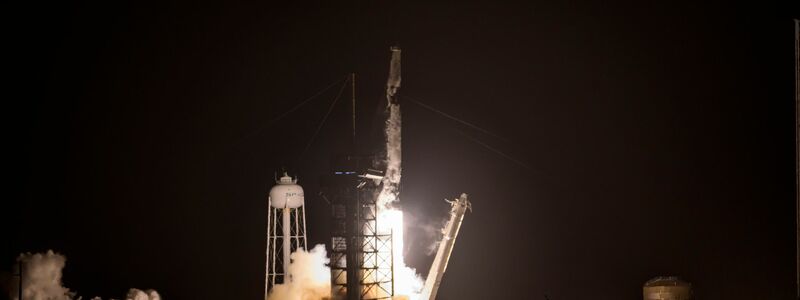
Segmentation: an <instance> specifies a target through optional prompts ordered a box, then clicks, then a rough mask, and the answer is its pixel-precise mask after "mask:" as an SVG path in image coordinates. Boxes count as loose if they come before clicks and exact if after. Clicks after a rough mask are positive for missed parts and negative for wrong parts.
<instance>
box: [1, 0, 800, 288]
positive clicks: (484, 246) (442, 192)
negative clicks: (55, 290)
mask: <svg viewBox="0 0 800 300" xmlns="http://www.w3.org/2000/svg"><path fill="white" fill-rule="evenodd" d="M284 2H285V1H284ZM701 2H702V3H701ZM790 2H792V1H785V2H783V3H785V4H780V3H779V2H764V1H751V2H750V3H742V4H732V3H730V2H715V3H710V2H707V1H620V2H613V3H612V2H609V1H596V2H579V1H529V2H528V3H527V4H524V5H522V4H515V5H511V4H499V3H496V2H493V1H487V2H484V3H467V2H454V3H451V4H433V3H427V4H410V3H407V2H406V1H360V2H353V1H322V3H323V4H315V3H304V4H302V5H286V4H282V5H279V4H274V3H270V2H268V1H260V2H253V3H239V2H233V1H218V2H200V1H185V2H180V3H179V2H174V1H152V2H151V1H131V2H124V1H97V2H86V1H71V2H69V3H66V2H62V3H60V4H54V5H49V4H45V3H44V2H35V3H31V4H30V5H27V6H24V7H10V8H8V9H7V10H5V14H6V15H9V20H12V22H11V23H12V25H11V26H9V27H7V29H9V31H11V32H10V34H9V35H8V36H6V38H5V39H4V40H5V43H4V44H5V47H4V48H5V49H6V50H11V54H7V55H5V61H6V62H7V63H8V64H10V67H7V68H4V69H6V72H5V73H6V75H10V77H12V78H13V79H12V80H11V81H6V83H7V85H8V86H7V88H6V89H5V90H6V93H5V94H6V96H5V97H3V98H4V100H5V101H3V102H4V109H3V111H4V115H5V117H4V118H3V123H4V125H5V126H4V127H5V130H4V131H5V138H4V139H5V141H6V143H5V147H4V148H5V150H7V151H9V154H7V155H6V165H7V166H8V167H7V168H5V169H6V174H7V175H9V176H8V177H10V178H9V179H7V181H6V186H7V187H8V188H7V189H6V190H7V191H9V192H10V193H7V196H6V197H4V198H5V200H4V201H3V203H4V204H3V206H2V207H1V208H0V211H1V212H2V215H3V216H2V219H4V221H5V223H6V225H5V227H4V228H5V229H6V230H4V232H5V234H6V235H7V236H10V238H9V239H8V240H9V241H10V243H2V245H3V246H2V248H1V249H0V250H2V252H0V254H1V256H0V258H1V259H0V263H1V265H2V268H3V270H8V269H9V267H10V265H11V264H12V263H13V260H14V258H15V257H16V255H17V254H18V253H20V252H23V251H44V250H46V249H54V250H56V251H58V252H61V253H63V254H65V255H66V256H67V267H66V269H65V272H64V284H65V286H67V287H69V288H70V289H72V290H74V291H78V292H79V293H80V294H81V295H84V296H89V297H91V296H95V295H99V296H103V297H112V296H114V297H119V296H121V295H123V294H124V293H125V291H126V290H127V289H128V288H129V287H138V288H155V289H157V290H158V291H159V292H161V294H162V295H163V296H164V297H165V298H166V299H259V298H260V297H262V293H263V276H264V247H265V241H264V234H265V224H266V215H265V208H266V195H267V192H268V190H269V188H270V186H271V185H272V179H273V174H274V172H275V171H276V170H279V169H280V168H281V167H287V168H290V169H292V170H295V171H296V172H298V173H299V175H300V176H301V183H302V184H303V185H304V186H305V188H306V195H308V197H307V200H306V201H307V204H308V207H309V208H308V209H309V210H308V216H307V217H308V218H309V220H310V221H309V239H310V242H313V243H324V242H326V241H327V237H328V232H327V227H326V225H327V224H326V222H327V218H328V215H327V212H328V209H329V208H328V207H327V206H326V205H327V204H326V203H325V202H324V201H321V200H320V199H319V198H317V197H315V196H314V195H316V193H317V191H318V190H319V189H318V186H319V184H318V180H317V178H319V176H321V175H323V174H324V173H325V172H326V171H327V170H328V165H327V162H328V159H329V157H330V156H331V155H333V154H335V153H339V152H341V151H343V150H342V147H341V144H342V142H341V141H342V140H344V139H347V137H348V134H349V127H348V125H347V124H348V123H347V120H348V117H349V116H347V115H346V112H347V107H346V106H341V105H340V107H338V108H339V109H336V110H334V114H333V117H331V118H330V120H329V121H328V122H327V123H326V125H325V127H324V128H323V129H322V131H321V132H320V135H319V137H318V138H317V139H316V140H315V141H314V144H313V145H312V149H311V150H310V151H308V152H307V153H306V155H304V156H303V157H301V156H300V155H299V154H300V153H301V152H302V150H303V148H304V147H305V145H306V143H307V142H308V140H309V138H310V137H311V135H312V134H313V132H314V130H315V128H316V126H317V124H318V123H319V122H320V120H321V119H322V116H323V115H324V113H325V110H326V109H327V105H328V104H329V103H330V102H331V100H332V99H333V97H334V96H335V92H336V91H335V89H336V88H334V89H333V90H332V91H329V92H327V93H326V94H323V95H322V96H321V97H319V98H317V99H315V100H313V102H310V103H309V104H308V105H307V106H304V107H303V108H302V109H299V110H298V111H296V112H294V113H293V114H291V115H289V116H288V117H286V118H284V119H282V120H281V121H280V122H278V123H274V124H271V125H270V124H269V122H270V120H272V119H274V118H276V117H277V116H278V115H280V114H282V113H283V112H285V111H287V110H289V109H290V108H291V107H292V106H294V105H295V104H296V103H299V102H300V101H302V100H303V99H305V98H306V97H308V96H310V95H312V94H314V93H315V92H316V91H318V90H319V89H321V88H322V87H325V86H326V85H328V84H330V83H331V82H334V81H336V80H338V79H340V78H343V77H344V76H345V74H347V73H349V72H356V73H358V92H357V93H358V97H359V108H358V112H359V132H360V136H362V137H364V138H363V139H362V141H363V143H364V145H365V146H364V147H366V148H369V147H377V146H379V145H377V144H375V139H370V138H367V136H372V137H374V136H375V133H376V130H379V128H377V129H376V126H377V125H380V122H376V121H375V120H376V118H375V116H376V114H375V112H376V109H379V107H378V106H379V105H383V102H382V101H384V100H382V89H383V84H384V83H385V79H386V72H387V68H388V57H389V51H388V47H389V46H390V45H392V44H394V43H399V44H400V45H401V46H402V48H403V88H402V91H401V94H402V95H403V96H407V97H413V98H415V99H419V100H421V101H424V102H425V103H426V104H428V105H431V106H433V107H436V108H438V109H441V110H443V111H446V112H447V113H449V114H451V115H453V116H457V117H459V118H462V119H464V120H467V121H469V122H471V123H473V124H476V125H478V126H480V127H482V128H485V129H486V130H489V131H491V132H494V133H496V134H498V135H500V136H502V137H504V138H505V140H500V139H496V138H493V137H491V136H488V135H485V134H482V133H480V132H478V131H475V130H472V129H470V128H468V127H465V126H463V125H461V124H458V123H456V122H452V121H449V120H447V119H445V118H442V117H441V116H438V115H436V114H433V113H431V112H430V111H427V110H425V109H422V108H421V107H420V106H417V105H414V104H413V103H410V102H408V101H406V102H403V104H402V105H403V109H404V116H403V118H404V122H405V123H404V125H405V127H404V132H403V139H404V140H403V142H404V177H403V194H402V195H401V198H402V201H403V203H404V204H403V205H404V207H405V209H406V212H407V214H408V215H409V217H408V218H409V220H407V221H408V222H410V221H411V218H413V220H416V222H414V223H418V224H434V225H435V224H440V222H441V221H442V220H443V219H444V217H445V216H446V214H447V210H448V206H447V205H446V204H445V203H444V202H443V201H442V199H443V198H452V197H454V196H457V195H458V194H459V193H461V192H467V193H470V197H471V200H472V202H473V205H474V212H472V213H470V214H468V215H467V216H466V218H465V221H464V225H463V227H462V230H461V234H460V236H459V237H458V242H457V243H456V246H455V250H454V253H453V256H452V259H451V261H450V265H449V268H448V270H447V273H446V275H445V278H444V282H443V285H442V287H441V290H440V293H439V296H440V297H439V298H440V299H509V298H515V299H544V297H543V296H542V295H543V294H548V295H549V296H550V299H552V300H562V299H563V300H566V299H585V298H587V297H590V298H592V299H640V298H641V285H642V283H644V282H645V281H646V280H648V279H649V278H651V277H654V276H657V275H679V276H682V277H683V278H685V279H686V280H687V281H690V282H692V283H693V284H694V287H695V291H696V295H697V298H698V299H792V298H793V297H795V296H794V293H795V286H794V282H795V277H794V272H795V264H794V263H795V260H794V259H795V257H794V253H795V252H794V250H795V231H794V225H795V213H794V203H795V202H794V201H795V200H794V199H795V198H794V191H795V185H794V169H793V168H794V150H793V149H794V148H793V143H794V131H793V129H792V126H793V118H794V110H793V107H794V106H793V105H794V102H793V85H792V84H793V66H792V63H793V43H794V40H793V23H792V20H791V17H792V16H795V17H796V16H798V14H797V13H794V14H793V12H796V11H798V4H797V2H796V1H795V2H794V3H793V4H786V3H790ZM401 99H407V98H401ZM342 104H345V103H342ZM259 128H262V129H261V130H259ZM377 132H379V131H377ZM369 133H372V135H370V134H369ZM465 135H466V136H468V137H469V138H467V137H465ZM472 139H478V140H480V141H482V142H483V143H486V144H488V145H491V146H492V147H494V148H496V149H497V150H499V151H502V152H503V153H505V154H507V155H510V156H512V157H514V158H515V159H517V160H519V161H521V162H522V163H523V164H524V165H526V166H527V167H523V166H521V165H520V164H517V163H514V162H512V161H511V160H509V159H506V158H504V157H502V156H500V155H498V154H497V153H495V152H493V151H491V150H489V149H487V148H485V147H483V146H481V145H479V144H478V143H476V142H474V141H473V140H472ZM370 143H371V144H370ZM418 227H419V226H414V227H411V228H409V229H408V231H409V233H408V235H409V236H408V237H407V238H408V241H407V244H410V247H409V249H407V251H408V252H409V254H408V255H407V260H408V261H409V262H410V263H411V264H412V265H413V266H415V267H417V268H418V269H420V271H422V273H423V274H424V273H427V270H428V267H429V266H430V261H431V260H432V258H431V257H429V256H425V255H424V252H425V251H424V249H425V247H426V244H427V243H428V242H429V241H428V239H427V238H425V235H424V234H423V233H422V232H421V231H420V228H418Z"/></svg>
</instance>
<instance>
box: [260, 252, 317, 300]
mask: <svg viewBox="0 0 800 300" xmlns="http://www.w3.org/2000/svg"><path fill="white" fill-rule="evenodd" d="M291 259H292V262H291V263H290V264H289V269H288V272H289V276H288V278H290V279H289V282H287V283H284V284H276V285H275V286H274V287H273V288H272V290H271V291H270V294H269V296H268V298H269V300H317V299H324V298H326V297H330V293H331V270H330V268H328V266H327V264H328V262H329V260H328V258H327V257H326V253H325V246H324V245H316V246H315V247H314V249H311V251H308V252H306V251H305V250H303V249H298V250H297V251H295V252H293V253H292V255H291Z"/></svg>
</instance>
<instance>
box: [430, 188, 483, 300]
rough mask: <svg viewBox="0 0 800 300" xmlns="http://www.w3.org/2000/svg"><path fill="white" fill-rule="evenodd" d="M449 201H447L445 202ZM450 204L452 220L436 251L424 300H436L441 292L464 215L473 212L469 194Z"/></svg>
mask: <svg viewBox="0 0 800 300" xmlns="http://www.w3.org/2000/svg"><path fill="white" fill-rule="evenodd" d="M445 201H447V200H445ZM447 202H448V203H450V205H451V207H450V220H449V221H447V225H445V226H444V229H442V234H444V236H443V237H442V241H441V243H440V244H439V250H438V251H436V257H435V258H434V259H433V264H431V270H430V272H428V278H427V280H425V287H424V288H423V289H422V297H420V299H422V300H434V299H436V292H437V291H438V290H439V285H441V283H442V276H444V271H445V270H446V269H447V262H448V261H449V260H450V254H451V253H452V252H453V246H454V245H455V243H456V237H457V236H458V230H459V229H460V228H461V222H462V221H464V214H466V212H467V210H468V209H469V210H470V211H472V203H470V202H469V200H467V194H461V197H460V198H459V199H456V200H453V201H447Z"/></svg>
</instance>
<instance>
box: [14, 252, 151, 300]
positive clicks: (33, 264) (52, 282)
mask: <svg viewBox="0 0 800 300" xmlns="http://www.w3.org/2000/svg"><path fill="white" fill-rule="evenodd" d="M66 261H67V258H66V257H65V256H64V255H61V254H58V253H55V252H53V250H47V252H45V253H23V254H20V255H19V257H18V258H17V262H18V263H19V265H20V267H21V268H20V273H21V274H22V275H21V277H22V278H21V280H22V293H21V294H22V298H23V299H33V300H73V299H76V300H80V299H82V297H80V296H78V295H77V293H76V292H71V291H70V290H69V289H68V288H66V287H64V286H63V285H62V284H61V276H62V272H61V271H62V270H63V269H64V266H65V265H66ZM17 280H20V279H17ZM19 286H20V284H19V281H16V282H13V283H12V284H11V289H10V291H9V295H8V296H9V297H8V298H9V299H12V300H19V295H20V291H19ZM125 299H126V300H161V296H159V295H158V292H156V291H154V290H145V291H142V290H139V289H130V290H128V294H127V296H126V297H125ZM92 300H102V298H100V297H94V298H92Z"/></svg>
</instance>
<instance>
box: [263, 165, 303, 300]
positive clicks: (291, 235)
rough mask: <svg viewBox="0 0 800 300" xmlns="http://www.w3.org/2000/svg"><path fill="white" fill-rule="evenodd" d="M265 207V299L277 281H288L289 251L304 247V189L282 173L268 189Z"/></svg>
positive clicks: (283, 282) (279, 282)
mask: <svg viewBox="0 0 800 300" xmlns="http://www.w3.org/2000/svg"><path fill="white" fill-rule="evenodd" d="M267 201H268V208H267V266H266V269H267V270H266V278H265V283H264V299H265V300H266V299H267V296H268V295H269V291H270V290H271V289H272V287H273V286H275V285H276V284H286V283H288V282H289V281H291V274H289V264H290V263H291V253H292V252H295V251H297V250H299V249H305V248H306V213H305V207H304V205H303V204H304V195H303V188H302V187H301V186H300V185H298V184H297V179H296V178H292V177H291V176H289V175H288V174H286V173H284V174H283V176H282V177H281V178H280V179H279V180H276V181H275V186H273V187H272V189H271V190H270V191H269V198H268V199H267Z"/></svg>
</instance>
